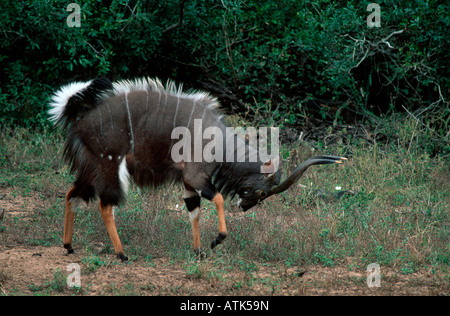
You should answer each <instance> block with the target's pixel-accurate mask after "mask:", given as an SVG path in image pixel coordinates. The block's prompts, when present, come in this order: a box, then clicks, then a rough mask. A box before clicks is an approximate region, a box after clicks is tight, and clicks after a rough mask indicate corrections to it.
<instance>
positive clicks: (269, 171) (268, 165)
mask: <svg viewBox="0 0 450 316" xmlns="http://www.w3.org/2000/svg"><path fill="white" fill-rule="evenodd" d="M279 165H280V155H277V156H276V157H275V158H272V159H269V160H268V161H266V162H265V163H264V164H263V165H262V166H261V173H263V174H264V175H265V176H266V177H273V175H274V174H275V172H277V170H278V167H279Z"/></svg>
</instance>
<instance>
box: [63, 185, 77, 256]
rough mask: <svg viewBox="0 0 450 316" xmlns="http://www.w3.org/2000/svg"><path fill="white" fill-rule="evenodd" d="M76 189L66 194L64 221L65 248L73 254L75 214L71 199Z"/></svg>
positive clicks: (73, 188)
mask: <svg viewBox="0 0 450 316" xmlns="http://www.w3.org/2000/svg"><path fill="white" fill-rule="evenodd" d="M74 190H75V187H72V189H70V190H69V192H67V194H66V215H65V219H64V236H63V244H64V248H66V249H67V253H73V249H72V235H73V221H74V219H75V212H74V211H73V210H72V203H73V202H71V201H70V199H71V198H72V193H73V191H74Z"/></svg>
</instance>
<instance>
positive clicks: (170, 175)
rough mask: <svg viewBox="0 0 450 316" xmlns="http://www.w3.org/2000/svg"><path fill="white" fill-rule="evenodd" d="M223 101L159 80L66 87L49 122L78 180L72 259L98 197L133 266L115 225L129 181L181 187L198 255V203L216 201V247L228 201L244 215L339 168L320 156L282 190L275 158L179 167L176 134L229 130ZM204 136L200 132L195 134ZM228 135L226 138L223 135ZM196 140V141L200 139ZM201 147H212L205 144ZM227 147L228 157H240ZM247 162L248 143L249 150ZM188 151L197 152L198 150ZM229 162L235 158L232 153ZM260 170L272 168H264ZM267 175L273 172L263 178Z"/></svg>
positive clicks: (68, 228) (71, 195)
mask: <svg viewBox="0 0 450 316" xmlns="http://www.w3.org/2000/svg"><path fill="white" fill-rule="evenodd" d="M218 108H219V103H218V101H217V99H215V98H214V97H212V96H211V95H209V94H207V93H204V92H183V91H182V90H181V86H180V87H178V88H177V87H176V86H175V85H174V84H173V83H172V82H168V83H167V85H166V86H163V85H162V84H161V82H160V81H159V80H157V79H149V78H144V79H137V80H134V81H118V82H114V83H112V82H110V81H109V80H108V79H95V80H91V81H88V82H75V83H71V84H68V85H66V86H63V87H62V88H60V90H58V91H57V92H56V93H55V94H54V95H53V97H52V99H51V101H50V109H49V115H50V120H51V121H53V122H54V123H55V125H61V126H62V127H63V128H64V129H65V131H66V142H65V146H64V158H65V161H66V162H67V163H68V164H69V165H70V166H71V172H72V173H75V174H76V180H75V182H74V184H73V186H72V188H71V189H70V190H69V191H68V192H67V194H66V197H65V222H64V236H63V243H64V248H66V249H67V252H68V253H69V254H70V253H73V252H74V250H73V248H72V234H73V222H74V217H75V212H74V211H75V209H76V207H77V205H78V203H79V202H80V201H83V200H84V201H85V202H86V203H88V202H89V201H92V200H94V199H95V198H97V197H98V198H99V200H100V202H99V208H100V213H101V216H102V218H103V221H104V223H105V226H106V229H107V232H108V234H109V237H110V238H111V242H112V244H113V246H114V250H115V253H116V255H117V257H118V258H120V259H121V260H122V261H127V260H128V258H127V257H126V256H125V254H124V251H123V247H122V244H121V242H120V238H119V236H118V234H117V230H116V225H115V222H114V207H115V206H117V205H119V204H120V203H121V202H123V201H124V198H125V195H126V193H127V189H128V185H129V180H130V179H132V180H133V181H134V182H135V183H136V184H137V185H138V186H139V187H143V186H153V187H155V186H158V185H161V184H163V183H165V182H170V181H172V182H173V181H182V183H183V184H184V201H185V203H186V207H187V210H188V214H189V219H190V222H191V228H192V235H193V244H194V251H195V253H196V254H197V255H202V252H201V250H200V246H201V243H200V233H199V211H200V198H201V197H203V198H205V199H208V200H210V201H212V202H214V204H215V206H216V209H217V216H218V221H219V234H218V236H217V237H216V238H215V239H214V240H213V241H212V243H211V248H214V247H215V246H217V245H218V244H220V243H222V241H223V240H224V239H225V238H226V237H227V227H226V224H225V215H224V198H225V197H227V196H230V197H231V198H234V197H235V196H237V197H238V204H239V206H240V208H241V209H242V210H244V211H247V210H248V209H250V208H252V207H253V206H255V205H256V204H258V203H259V202H261V201H263V200H265V199H266V198H268V197H269V196H271V195H274V194H277V193H280V192H283V191H285V190H287V189H288V188H289V187H290V186H291V185H292V184H293V183H294V182H295V181H296V180H297V179H298V178H299V177H300V176H301V175H302V174H303V173H304V172H305V170H306V169H307V168H308V167H309V166H311V165H315V164H332V163H341V162H342V160H343V159H345V158H343V157H335V156H316V157H313V158H310V159H308V160H307V161H305V162H303V163H302V164H300V165H299V166H298V167H297V168H296V169H295V170H294V171H293V173H292V174H291V175H290V176H289V177H287V179H286V180H285V181H283V182H281V183H280V178H281V174H280V171H278V170H276V168H274V166H275V164H276V163H275V161H274V159H271V160H268V161H262V160H261V159H260V158H258V159H256V160H254V161H253V162H237V161H236V162H233V161H210V160H208V161H206V160H204V161H195V160H194V159H184V160H183V159H182V160H178V159H177V162H175V161H174V159H173V158H172V155H171V150H172V148H173V146H174V142H175V141H174V139H173V138H172V137H171V135H172V131H173V130H174V129H175V128H177V127H185V128H186V129H187V130H189V131H191V135H196V131H194V130H193V128H194V121H195V120H197V122H198V120H201V123H202V129H203V131H204V130H205V129H207V128H208V127H214V128H218V129H219V130H221V131H225V128H226V127H225V124H224V123H223V118H222V115H221V114H220V111H219V109H218ZM197 133H198V132H197ZM223 135H226V133H225V132H224V133H223ZM194 137H195V136H194ZM202 142H203V145H205V144H206V141H205V140H202ZM221 144H223V145H222V146H223V147H222V148H221V149H222V150H223V154H224V155H225V154H227V151H228V154H229V153H230V150H231V151H236V148H234V147H233V148H227V145H226V144H227V143H226V142H225V141H224V142H221ZM245 146H246V147H245V151H246V154H247V156H248V147H249V145H248V144H245ZM186 152H192V153H193V152H194V150H192V151H189V150H186ZM231 156H234V157H236V155H235V153H234V152H233V153H232V155H231ZM262 167H266V168H265V169H264V168H262ZM261 170H268V171H267V172H262V171H261Z"/></svg>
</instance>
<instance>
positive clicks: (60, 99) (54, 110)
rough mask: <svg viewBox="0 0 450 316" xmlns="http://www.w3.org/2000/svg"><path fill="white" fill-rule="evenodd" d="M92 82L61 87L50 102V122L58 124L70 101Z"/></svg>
mask: <svg viewBox="0 0 450 316" xmlns="http://www.w3.org/2000/svg"><path fill="white" fill-rule="evenodd" d="M91 82H92V80H91V81H88V82H73V83H70V84H68V85H65V86H63V87H61V88H60V89H59V90H58V91H57V92H56V93H55V94H54V95H53V97H52V98H51V100H50V104H49V106H50V109H49V110H48V115H49V116H50V118H49V119H50V121H52V122H53V123H54V124H56V123H57V122H58V121H59V120H60V119H61V118H62V116H63V114H64V109H65V107H66V105H67V102H69V99H70V98H71V97H72V96H73V95H75V94H77V93H78V92H80V91H82V90H83V89H86V88H87V87H88V86H89V85H90V84H91Z"/></svg>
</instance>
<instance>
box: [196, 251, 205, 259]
mask: <svg viewBox="0 0 450 316" xmlns="http://www.w3.org/2000/svg"><path fill="white" fill-rule="evenodd" d="M194 252H195V255H196V256H197V258H198V259H205V258H206V257H207V255H206V253H205V252H204V251H201V250H200V249H194Z"/></svg>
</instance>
